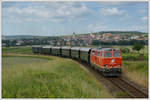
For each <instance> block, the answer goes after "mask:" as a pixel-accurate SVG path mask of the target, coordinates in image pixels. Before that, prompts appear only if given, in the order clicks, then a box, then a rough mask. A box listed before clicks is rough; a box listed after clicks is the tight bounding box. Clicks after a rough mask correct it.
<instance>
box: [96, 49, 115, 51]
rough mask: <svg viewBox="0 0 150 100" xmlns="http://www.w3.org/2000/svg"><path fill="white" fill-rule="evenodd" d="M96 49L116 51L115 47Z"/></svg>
mask: <svg viewBox="0 0 150 100" xmlns="http://www.w3.org/2000/svg"><path fill="white" fill-rule="evenodd" d="M94 50H100V51H112V50H113V51H116V50H117V49H115V48H94Z"/></svg>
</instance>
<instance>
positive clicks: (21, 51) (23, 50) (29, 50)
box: [2, 46, 32, 54]
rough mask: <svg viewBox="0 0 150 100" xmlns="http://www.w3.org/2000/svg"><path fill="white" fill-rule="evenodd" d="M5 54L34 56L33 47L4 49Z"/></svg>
mask: <svg viewBox="0 0 150 100" xmlns="http://www.w3.org/2000/svg"><path fill="white" fill-rule="evenodd" d="M2 52H3V53H19V54H32V47H25V46H24V47H3V48H2Z"/></svg>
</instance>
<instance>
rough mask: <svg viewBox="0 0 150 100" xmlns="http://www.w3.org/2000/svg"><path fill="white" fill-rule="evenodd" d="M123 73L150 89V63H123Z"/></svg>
mask: <svg viewBox="0 0 150 100" xmlns="http://www.w3.org/2000/svg"><path fill="white" fill-rule="evenodd" d="M123 72H124V74H125V75H126V76H127V77H129V78H130V79H132V80H134V81H135V82H137V83H139V84H141V85H143V86H145V87H147V88H148V61H123Z"/></svg>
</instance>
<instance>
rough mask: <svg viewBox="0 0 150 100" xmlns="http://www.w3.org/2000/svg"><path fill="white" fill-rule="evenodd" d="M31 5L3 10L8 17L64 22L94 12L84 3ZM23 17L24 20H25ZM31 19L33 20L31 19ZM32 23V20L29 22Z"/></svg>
mask: <svg viewBox="0 0 150 100" xmlns="http://www.w3.org/2000/svg"><path fill="white" fill-rule="evenodd" d="M35 4H36V3H34V4H32V5H31V4H29V5H26V6H25V7H24V5H22V4H20V5H19V4H16V5H14V6H8V7H4V8H3V12H4V13H5V14H6V13H7V16H10V15H12V14H13V15H15V16H16V17H17V16H23V17H26V18H28V17H30V16H32V17H34V19H36V18H41V19H47V20H49V21H54V22H56V21H57V20H58V21H64V20H68V19H70V18H77V17H80V18H81V17H84V16H86V15H88V14H91V13H92V11H91V10H90V9H88V8H87V7H86V6H85V4H84V3H74V2H65V3H64V2H61V3H60V2H59V3H56V2H53V3H43V4H41V5H38V3H37V5H35ZM23 17H22V18H23ZM30 19H31V18H30ZM29 21H32V20H29Z"/></svg>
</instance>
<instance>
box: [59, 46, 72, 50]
mask: <svg viewBox="0 0 150 100" xmlns="http://www.w3.org/2000/svg"><path fill="white" fill-rule="evenodd" d="M61 48H62V49H71V47H67V46H66V47H61Z"/></svg>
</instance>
